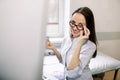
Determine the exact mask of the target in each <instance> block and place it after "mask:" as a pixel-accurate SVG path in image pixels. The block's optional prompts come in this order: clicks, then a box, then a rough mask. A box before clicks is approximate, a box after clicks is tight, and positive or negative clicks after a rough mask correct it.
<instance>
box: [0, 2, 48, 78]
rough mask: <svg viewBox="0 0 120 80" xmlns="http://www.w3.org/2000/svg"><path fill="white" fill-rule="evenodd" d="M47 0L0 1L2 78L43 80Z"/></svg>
mask: <svg viewBox="0 0 120 80" xmlns="http://www.w3.org/2000/svg"><path fill="white" fill-rule="evenodd" d="M46 2H48V1H47V0H0V80H42V70H43V69H42V67H43V65H42V64H43V55H44V48H45V47H44V45H45V30H46V25H45V24H46V17H47V15H46V14H47V12H46V11H47V5H48V4H47V3H46Z"/></svg>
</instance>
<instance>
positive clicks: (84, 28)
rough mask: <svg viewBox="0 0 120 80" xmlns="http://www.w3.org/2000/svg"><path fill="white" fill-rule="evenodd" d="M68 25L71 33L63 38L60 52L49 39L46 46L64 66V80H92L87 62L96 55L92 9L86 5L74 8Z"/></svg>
mask: <svg viewBox="0 0 120 80" xmlns="http://www.w3.org/2000/svg"><path fill="white" fill-rule="evenodd" d="M69 25H70V31H71V34H70V36H69V37H66V38H65V39H64V40H63V43H62V45H61V52H60V53H59V52H58V51H57V49H56V48H55V47H54V45H53V44H52V43H51V42H50V41H48V42H47V46H46V47H47V48H48V49H51V50H53V51H54V53H55V55H56V56H57V58H58V60H59V61H60V62H61V63H62V64H63V65H64V66H65V76H66V77H65V78H66V80H93V78H92V74H91V71H90V68H89V62H90V59H91V58H92V57H95V56H96V52H97V50H96V42H97V39H96V33H95V24H94V16H93V13H92V11H91V10H90V9H89V8H88V7H81V8H79V9H77V10H75V11H74V12H73V14H72V18H71V20H70V22H69Z"/></svg>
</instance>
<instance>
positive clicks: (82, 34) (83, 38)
mask: <svg viewBox="0 0 120 80" xmlns="http://www.w3.org/2000/svg"><path fill="white" fill-rule="evenodd" d="M89 35H90V31H89V29H88V28H86V27H85V28H84V30H83V31H81V32H80V43H81V44H82V45H83V44H84V43H85V42H86V41H87V40H88V39H89Z"/></svg>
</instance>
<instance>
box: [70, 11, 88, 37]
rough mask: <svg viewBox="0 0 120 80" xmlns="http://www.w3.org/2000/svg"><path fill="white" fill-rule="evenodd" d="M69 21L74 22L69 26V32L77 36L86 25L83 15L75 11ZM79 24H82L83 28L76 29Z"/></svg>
mask: <svg viewBox="0 0 120 80" xmlns="http://www.w3.org/2000/svg"><path fill="white" fill-rule="evenodd" d="M70 21H71V22H73V23H74V24H75V26H70V28H71V33H72V35H73V37H77V36H79V35H80V32H81V31H83V30H84V28H85V27H86V20H85V17H84V15H82V14H80V13H75V14H74V15H73V16H72V18H71V20H70ZM80 24H82V25H83V29H78V28H77V26H79V25H80Z"/></svg>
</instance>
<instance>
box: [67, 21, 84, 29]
mask: <svg viewBox="0 0 120 80" xmlns="http://www.w3.org/2000/svg"><path fill="white" fill-rule="evenodd" d="M73 22H74V24H73ZM71 24H72V25H73V26H72V25H71ZM69 25H70V27H71V28H73V27H76V28H77V29H78V30H83V29H84V27H83V24H82V23H79V24H78V25H76V24H75V21H74V20H70V21H69ZM79 27H80V28H79Z"/></svg>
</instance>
